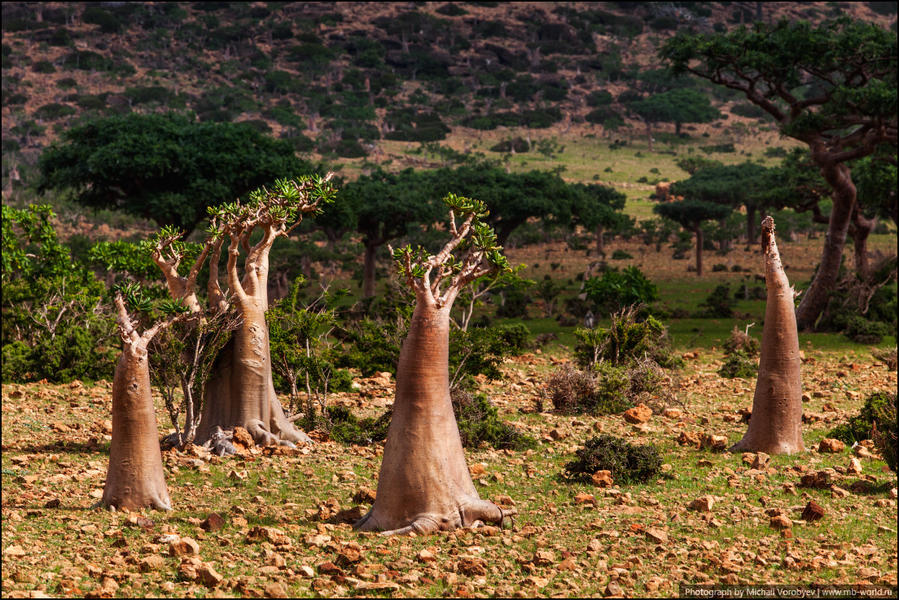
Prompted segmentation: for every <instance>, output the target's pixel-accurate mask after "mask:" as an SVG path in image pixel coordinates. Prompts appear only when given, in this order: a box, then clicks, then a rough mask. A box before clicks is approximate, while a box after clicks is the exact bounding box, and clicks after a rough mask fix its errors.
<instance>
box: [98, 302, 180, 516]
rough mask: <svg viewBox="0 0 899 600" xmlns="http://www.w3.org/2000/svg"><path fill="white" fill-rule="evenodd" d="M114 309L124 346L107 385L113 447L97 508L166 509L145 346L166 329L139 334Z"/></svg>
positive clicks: (168, 506)
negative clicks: (112, 376)
mask: <svg viewBox="0 0 899 600" xmlns="http://www.w3.org/2000/svg"><path fill="white" fill-rule="evenodd" d="M117 304H118V305H119V329H120V332H121V333H122V339H123V341H124V346H123V348H122V355H121V356H120V357H119V361H118V363H117V364H116V368H115V376H114V378H113V382H112V442H111V443H110V446H109V468H108V470H107V472H106V484H105V485H104V487H103V497H102V498H101V500H100V502H99V504H100V505H102V506H110V507H112V506H114V507H116V508H118V509H126V510H140V509H143V508H156V509H159V510H171V509H172V502H171V500H170V499H169V492H168V489H167V488H166V485H165V475H164V471H163V468H162V452H161V451H160V449H159V430H158V429H157V427H156V412H155V410H154V407H153V396H152V394H151V393H150V368H149V360H148V356H147V345H148V344H149V343H150V340H151V339H152V338H153V336H154V335H155V334H156V332H157V331H158V330H159V329H160V328H161V327H163V326H165V324H160V325H158V326H155V327H153V328H152V329H150V330H148V331H147V332H145V333H144V335H143V336H141V335H138V334H137V332H136V331H135V330H134V327H133V324H132V323H131V320H130V319H129V318H128V316H127V313H126V312H125V307H124V303H122V302H121V299H120V298H119V299H117Z"/></svg>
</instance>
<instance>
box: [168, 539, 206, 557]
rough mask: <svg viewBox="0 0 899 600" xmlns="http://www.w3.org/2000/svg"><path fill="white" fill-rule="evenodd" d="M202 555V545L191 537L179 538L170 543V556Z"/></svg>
mask: <svg viewBox="0 0 899 600" xmlns="http://www.w3.org/2000/svg"><path fill="white" fill-rule="evenodd" d="M199 553H200V544H198V543H197V540H195V539H193V538H189V537H179V538H178V539H175V540H172V541H171V542H169V554H171V555H172V556H195V555H197V554H199Z"/></svg>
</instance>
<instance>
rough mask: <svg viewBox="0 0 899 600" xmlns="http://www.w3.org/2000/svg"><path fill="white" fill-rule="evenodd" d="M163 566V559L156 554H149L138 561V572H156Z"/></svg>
mask: <svg viewBox="0 0 899 600" xmlns="http://www.w3.org/2000/svg"><path fill="white" fill-rule="evenodd" d="M163 566H165V559H164V558H162V557H161V556H159V555H158V554H151V555H150V556H146V557H144V558H142V559H141V560H140V570H141V571H142V572H144V573H146V572H147V571H156V570H158V569H161V568H162V567H163Z"/></svg>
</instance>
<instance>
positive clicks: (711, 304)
mask: <svg viewBox="0 0 899 600" xmlns="http://www.w3.org/2000/svg"><path fill="white" fill-rule="evenodd" d="M735 304H736V300H734V298H733V297H732V296H731V295H730V286H728V285H727V284H722V285H719V286H716V287H715V289H714V290H712V293H711V294H709V295H708V296H707V297H706V299H705V300H704V301H703V302H702V304H700V305H699V307H700V308H701V309H702V310H701V311H700V315H701V316H702V317H708V318H722V319H727V318H730V317H732V316H733V315H734V305H735Z"/></svg>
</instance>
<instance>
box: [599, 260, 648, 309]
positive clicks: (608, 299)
mask: <svg viewBox="0 0 899 600" xmlns="http://www.w3.org/2000/svg"><path fill="white" fill-rule="evenodd" d="M584 292H585V293H586V294H587V298H588V299H589V300H591V301H593V302H594V303H595V304H596V306H597V307H598V308H599V310H600V311H602V312H604V313H606V314H608V313H612V312H614V311H616V310H621V309H622V308H623V307H625V306H630V305H633V304H648V303H650V302H653V301H655V300H658V297H659V293H658V289H657V288H656V286H655V284H653V283H652V282H651V281H650V280H649V279H647V278H646V276H645V275H644V274H643V272H642V271H641V270H640V269H638V268H637V267H635V266H630V267H627V268H625V269H623V270H621V271H618V270H617V269H610V270H607V271H606V272H605V273H603V274H602V277H591V278H590V279H588V280H587V281H586V282H585V283H584Z"/></svg>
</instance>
